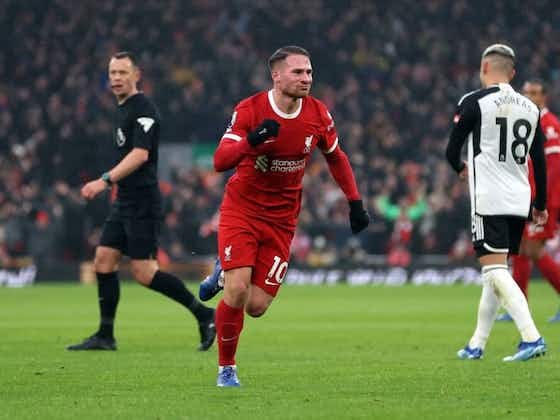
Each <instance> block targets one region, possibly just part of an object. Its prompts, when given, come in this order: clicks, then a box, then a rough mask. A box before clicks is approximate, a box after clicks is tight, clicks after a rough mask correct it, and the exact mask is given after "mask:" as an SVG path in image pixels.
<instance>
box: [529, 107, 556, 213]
mask: <svg viewBox="0 0 560 420" xmlns="http://www.w3.org/2000/svg"><path fill="white" fill-rule="evenodd" d="M541 129H542V131H543V133H544V135H545V137H546V143H545V144H544V154H545V157H546V178H547V200H546V202H547V207H549V208H550V207H556V208H558V207H560V122H559V121H558V118H557V117H556V115H554V114H553V113H551V112H550V111H549V110H548V109H547V108H543V109H542V111H541ZM529 166H530V167H529V181H530V183H531V191H532V193H533V195H534V191H535V180H534V177H533V166H532V163H531V161H530V160H529Z"/></svg>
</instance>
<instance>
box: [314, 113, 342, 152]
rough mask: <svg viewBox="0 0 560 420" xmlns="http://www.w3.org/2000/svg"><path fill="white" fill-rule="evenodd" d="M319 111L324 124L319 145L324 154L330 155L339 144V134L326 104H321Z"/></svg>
mask: <svg viewBox="0 0 560 420" xmlns="http://www.w3.org/2000/svg"><path fill="white" fill-rule="evenodd" d="M319 113H320V118H321V123H322V124H323V130H322V131H323V134H322V136H321V139H320V140H319V143H318V147H319V149H321V151H322V152H323V153H324V154H326V155H328V154H329V153H332V152H334V151H335V149H336V146H338V134H337V132H336V126H335V124H334V119H333V117H332V115H331V113H330V112H329V111H328V109H327V107H326V106H325V105H323V104H320V107H319Z"/></svg>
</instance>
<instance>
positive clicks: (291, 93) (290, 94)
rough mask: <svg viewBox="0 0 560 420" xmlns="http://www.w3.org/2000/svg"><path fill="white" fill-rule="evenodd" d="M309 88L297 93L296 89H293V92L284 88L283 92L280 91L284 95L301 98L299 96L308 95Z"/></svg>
mask: <svg viewBox="0 0 560 420" xmlns="http://www.w3.org/2000/svg"><path fill="white" fill-rule="evenodd" d="M310 91H311V90H308V91H307V92H305V93H298V92H299V91H298V89H294V91H293V92H291V91H289V90H285V91H284V92H282V93H283V94H284V95H286V96H289V97H290V98H292V99H301V98H305V97H306V96H308V95H309V93H310Z"/></svg>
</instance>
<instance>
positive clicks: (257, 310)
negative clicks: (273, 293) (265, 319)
mask: <svg viewBox="0 0 560 420" xmlns="http://www.w3.org/2000/svg"><path fill="white" fill-rule="evenodd" d="M270 303H271V301H270V300H268V299H254V296H252V299H249V302H247V304H246V305H245V312H246V313H247V315H249V316H250V317H252V318H259V317H261V316H263V315H264V314H265V312H266V310H267V309H268V307H269V306H270Z"/></svg>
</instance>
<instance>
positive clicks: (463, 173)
mask: <svg viewBox="0 0 560 420" xmlns="http://www.w3.org/2000/svg"><path fill="white" fill-rule="evenodd" d="M463 163H464V164H465V167H464V168H463V170H462V171H461V172H459V179H462V180H464V179H467V178H468V177H469V165H467V162H466V161H463Z"/></svg>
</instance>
